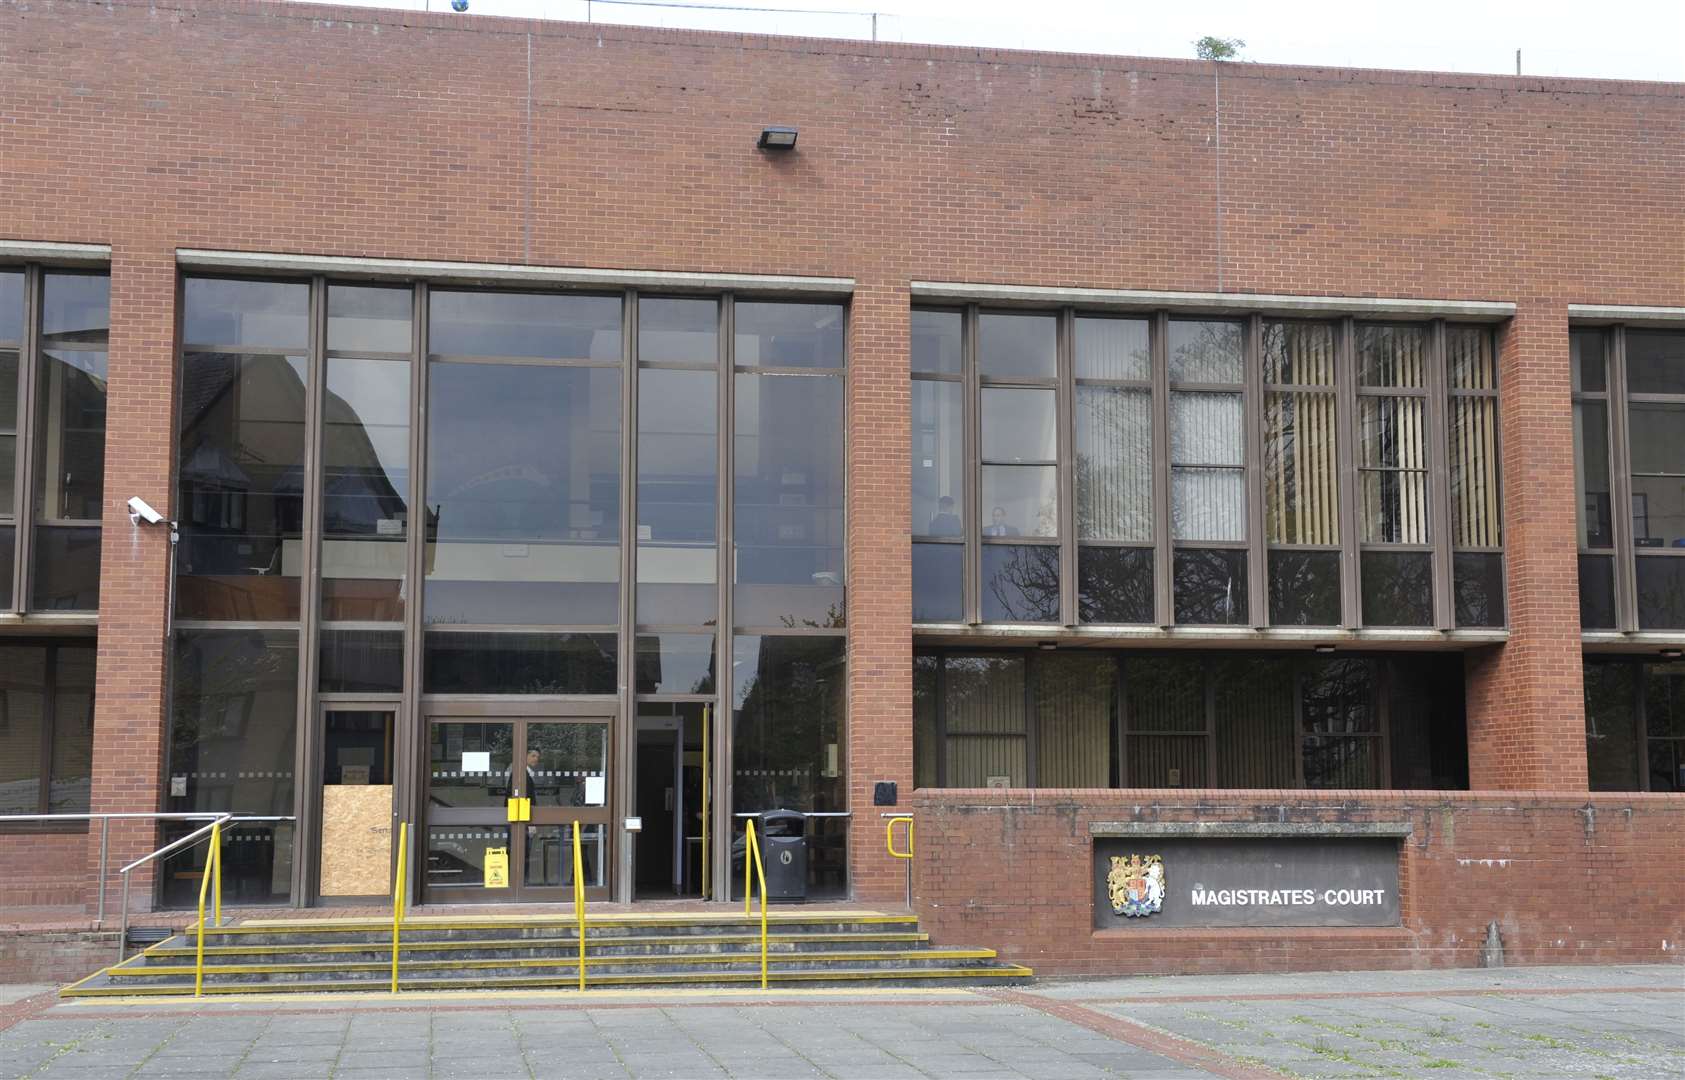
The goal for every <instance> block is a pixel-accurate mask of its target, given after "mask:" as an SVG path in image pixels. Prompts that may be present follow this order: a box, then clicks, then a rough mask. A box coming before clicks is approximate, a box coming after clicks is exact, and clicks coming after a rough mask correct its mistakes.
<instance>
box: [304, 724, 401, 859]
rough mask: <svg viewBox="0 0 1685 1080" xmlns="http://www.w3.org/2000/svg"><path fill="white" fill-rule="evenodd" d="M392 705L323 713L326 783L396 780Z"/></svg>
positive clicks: (323, 767)
mask: <svg viewBox="0 0 1685 1080" xmlns="http://www.w3.org/2000/svg"><path fill="white" fill-rule="evenodd" d="M392 729H393V714H392V711H391V710H390V709H329V710H327V711H326V712H324V713H323V715H322V783H323V785H324V786H328V787H345V786H361V785H373V786H376V787H380V786H385V785H387V784H390V783H392V746H393V744H392V740H393V730H392ZM383 846H384V845H383Z"/></svg>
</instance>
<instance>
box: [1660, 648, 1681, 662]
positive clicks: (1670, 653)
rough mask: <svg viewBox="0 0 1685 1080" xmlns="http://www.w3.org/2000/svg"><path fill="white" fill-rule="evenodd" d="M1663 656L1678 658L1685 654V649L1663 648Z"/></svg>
mask: <svg viewBox="0 0 1685 1080" xmlns="http://www.w3.org/2000/svg"><path fill="white" fill-rule="evenodd" d="M1662 656H1663V658H1665V659H1668V660H1677V659H1679V658H1680V657H1682V656H1685V649H1663V650H1662Z"/></svg>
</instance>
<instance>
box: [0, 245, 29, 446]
mask: <svg viewBox="0 0 1685 1080" xmlns="http://www.w3.org/2000/svg"><path fill="white" fill-rule="evenodd" d="M0 341H11V342H15V343H18V344H22V342H23V271H22V270H0ZM0 415H4V414H0Z"/></svg>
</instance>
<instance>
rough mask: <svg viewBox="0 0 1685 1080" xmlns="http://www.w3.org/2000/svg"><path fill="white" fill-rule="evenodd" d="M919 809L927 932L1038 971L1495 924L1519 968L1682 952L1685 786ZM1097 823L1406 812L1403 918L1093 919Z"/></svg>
mask: <svg viewBox="0 0 1685 1080" xmlns="http://www.w3.org/2000/svg"><path fill="white" fill-rule="evenodd" d="M914 804H915V807H916V810H915V814H916V818H917V821H916V825H917V829H918V837H919V844H918V847H917V859H916V860H915V876H914V888H915V893H916V904H915V907H916V909H917V911H918V913H919V916H920V919H921V924H922V926H923V928H924V929H926V930H928V931H929V932H930V934H931V937H932V939H933V940H935V941H938V942H942V943H954V944H958V943H961V942H969V943H972V944H977V943H986V944H988V945H990V946H992V947H994V948H997V949H999V950H1000V952H1001V954H1002V955H1003V956H1005V957H1007V958H1008V959H1012V960H1017V961H1021V962H1023V963H1025V964H1028V965H1030V966H1031V967H1033V968H1035V970H1036V972H1037V973H1038V974H1044V975H1079V974H1083V975H1093V974H1122V973H1150V974H1172V973H1177V972H1196V973H1197V972H1230V971H1235V972H1238V971H1289V970H1335V969H1355V968H1426V967H1468V966H1474V965H1477V964H1478V963H1479V959H1480V950H1481V946H1482V944H1483V943H1484V941H1485V937H1486V926H1487V924H1488V923H1489V922H1491V921H1494V920H1495V921H1496V922H1497V923H1498V928H1499V932H1500V934H1501V935H1502V938H1503V945H1504V954H1505V960H1506V962H1508V963H1522V964H1527V963H1534V964H1539V963H1654V962H1680V961H1681V960H1682V958H1685V954H1682V952H1681V942H1682V940H1685V878H1682V877H1681V876H1680V874H1679V862H1678V855H1679V836H1680V834H1681V830H1682V829H1685V799H1680V798H1679V797H1677V796H1670V795H1645V794H1633V795H1596V796H1591V797H1589V798H1588V797H1586V796H1580V797H1577V798H1576V797H1571V796H1562V795H1542V794H1535V793H1527V792H1516V793H1513V794H1497V793H1466V792H1425V791H1401V792H1390V793H1386V794H1376V793H1372V792H1355V791H1328V792H1305V793H1298V792H1295V793H1293V794H1292V795H1291V796H1290V797H1289V798H1288V799H1286V800H1284V799H1283V798H1282V793H1281V792H1267V791H1183V792H1177V793H1176V794H1175V795H1174V796H1173V797H1167V793H1165V792H1147V791H1037V792H1033V793H1031V792H1001V791H975V790H953V791H940V792H938V791H928V790H926V791H920V792H919V793H918V795H917V796H915V798H914ZM1095 821H1160V822H1171V821H1207V822H1210V821H1242V822H1286V823H1313V822H1340V823H1350V822H1408V823H1409V824H1410V825H1411V826H1413V832H1412V835H1411V836H1410V837H1408V838H1407V839H1405V840H1404V841H1403V844H1402V849H1401V855H1400V860H1401V861H1400V866H1399V887H1400V890H1401V896H1400V902H1401V909H1402V910H1401V914H1402V917H1403V919H1402V921H1403V925H1402V926H1401V927H1398V928H1390V929H1388V928H1379V929H1372V928H1364V929H1351V928H1342V929H1323V928H1313V929H1299V930H1289V929H1280V928H1273V929H1269V928H1260V929H1233V930H1229V929H1225V930H1202V929H1173V930H1172V929H1166V930H1158V929H1154V928H1153V927H1152V925H1151V917H1150V916H1149V917H1148V918H1147V919H1146V920H1144V921H1143V923H1142V925H1141V926H1139V927H1127V928H1124V929H1119V930H1106V931H1099V932H1096V931H1095V930H1094V929H1093V922H1092V920H1093V899H1092V888H1093V884H1092V883H1093V879H1092V877H1091V873H1092V863H1091V859H1092V849H1091V841H1090V838H1089V825H1090V823H1091V822H1095ZM1141 843H1142V845H1143V848H1142V850H1143V853H1150V852H1151V848H1150V844H1151V840H1149V839H1143V840H1142V841H1141ZM1167 872H1168V874H1170V875H1173V874H1174V873H1175V868H1174V867H1169V868H1167ZM1184 884H1185V883H1184ZM1172 885H1173V886H1174V882H1172Z"/></svg>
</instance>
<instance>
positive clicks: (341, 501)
mask: <svg viewBox="0 0 1685 1080" xmlns="http://www.w3.org/2000/svg"><path fill="white" fill-rule="evenodd" d="M336 291H337V288H330V289H329V290H328V296H329V298H330V301H331V299H332V297H333V295H334V293H335V292H336ZM403 295H405V297H406V298H407V295H408V294H403ZM369 332H370V333H373V332H374V331H373V330H372V329H371V330H370V331H369ZM406 333H407V330H406ZM326 364H327V368H326V374H325V376H324V378H325V381H326V384H327V385H326V393H325V395H324V400H323V402H322V510H321V513H322V548H321V564H322V618H323V620H325V621H335V620H356V621H362V622H386V623H396V622H402V621H403V617H404V577H405V574H406V572H407V566H406V556H405V553H406V552H407V551H408V532H409V516H410V515H409V498H410V364H409V361H407V360H364V359H350V358H345V357H337V356H335V357H330V358H329V359H328V360H327V362H326Z"/></svg>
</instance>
